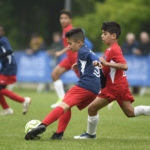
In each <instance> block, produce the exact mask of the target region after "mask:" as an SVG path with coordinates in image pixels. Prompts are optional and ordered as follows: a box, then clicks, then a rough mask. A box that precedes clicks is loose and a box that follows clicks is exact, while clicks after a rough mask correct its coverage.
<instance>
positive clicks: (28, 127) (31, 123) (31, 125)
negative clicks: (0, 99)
mask: <svg viewBox="0 0 150 150" xmlns="http://www.w3.org/2000/svg"><path fill="white" fill-rule="evenodd" d="M40 124H41V121H39V120H31V121H29V122H27V124H26V126H25V134H27V133H28V132H29V131H30V130H32V129H34V128H36V127H37V126H38V125H40Z"/></svg>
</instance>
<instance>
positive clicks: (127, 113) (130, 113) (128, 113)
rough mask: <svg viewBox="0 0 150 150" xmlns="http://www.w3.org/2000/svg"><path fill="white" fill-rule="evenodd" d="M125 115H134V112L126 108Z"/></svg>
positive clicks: (129, 116)
mask: <svg viewBox="0 0 150 150" xmlns="http://www.w3.org/2000/svg"><path fill="white" fill-rule="evenodd" d="M125 115H126V116H127V117H128V118H131V117H135V115H134V112H133V111H132V110H128V111H127V112H125Z"/></svg>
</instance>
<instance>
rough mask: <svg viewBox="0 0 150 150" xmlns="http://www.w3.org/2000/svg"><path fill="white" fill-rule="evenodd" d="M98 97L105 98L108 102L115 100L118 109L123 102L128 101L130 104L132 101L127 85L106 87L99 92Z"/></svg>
mask: <svg viewBox="0 0 150 150" xmlns="http://www.w3.org/2000/svg"><path fill="white" fill-rule="evenodd" d="M98 97H101V98H106V99H107V100H108V101H109V102H112V101H114V100H117V102H118V104H119V105H120V107H122V102H123V101H130V102H131V103H132V102H133V101H134V98H133V97H132V95H131V92H130V90H129V85H128V83H125V84H118V85H110V86H106V87H105V88H104V89H102V90H101V91H100V94H99V95H98Z"/></svg>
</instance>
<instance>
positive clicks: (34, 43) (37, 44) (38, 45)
mask: <svg viewBox="0 0 150 150" xmlns="http://www.w3.org/2000/svg"><path fill="white" fill-rule="evenodd" d="M45 49H46V45H45V43H44V40H43V38H42V37H41V36H40V35H39V34H37V33H34V34H32V36H31V40H30V45H29V48H28V49H27V50H26V53H27V54H29V55H30V54H33V53H35V52H38V51H40V50H45Z"/></svg>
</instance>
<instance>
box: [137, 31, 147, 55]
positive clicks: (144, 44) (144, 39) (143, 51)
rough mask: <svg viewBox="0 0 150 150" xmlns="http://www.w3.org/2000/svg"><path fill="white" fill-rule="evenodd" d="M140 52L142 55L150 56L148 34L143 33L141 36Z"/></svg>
mask: <svg viewBox="0 0 150 150" xmlns="http://www.w3.org/2000/svg"><path fill="white" fill-rule="evenodd" d="M138 48H139V50H140V52H141V55H149V54H150V39H149V35H148V33H147V32H141V34H140V44H139V47H138Z"/></svg>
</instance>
